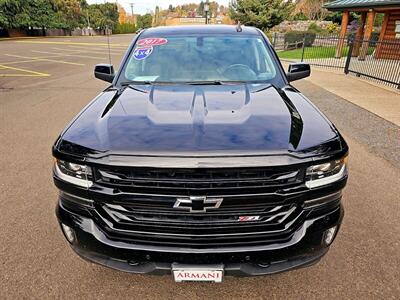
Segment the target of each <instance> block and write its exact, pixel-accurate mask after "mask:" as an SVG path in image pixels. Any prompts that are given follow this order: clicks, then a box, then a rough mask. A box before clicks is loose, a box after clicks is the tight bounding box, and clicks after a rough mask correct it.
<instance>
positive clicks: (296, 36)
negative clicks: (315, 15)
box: [285, 31, 316, 49]
mask: <svg viewBox="0 0 400 300" xmlns="http://www.w3.org/2000/svg"><path fill="white" fill-rule="evenodd" d="M304 38H305V39H304ZM315 38H316V33H315V32H311V31H290V32H287V33H286V34H285V45H287V48H289V49H290V48H301V47H302V45H303V41H304V42H305V45H304V46H305V47H311V46H312V45H313V43H314V41H315Z"/></svg>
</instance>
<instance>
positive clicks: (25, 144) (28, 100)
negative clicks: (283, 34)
mask: <svg viewBox="0 0 400 300" xmlns="http://www.w3.org/2000/svg"><path fill="white" fill-rule="evenodd" d="M131 39H132V36H130V35H120V36H112V37H111V45H110V49H111V50H110V51H111V60H112V62H113V63H114V65H115V66H116V67H118V64H119V61H120V59H121V57H122V55H123V54H124V51H125V50H126V48H127V46H128V44H129V43H130V41H131ZM108 61H109V57H108V45H107V40H106V38H105V37H73V38H72V37H71V38H40V39H22V40H6V41H0V153H1V156H0V190H1V193H0V213H1V215H0V299H24V298H25V299H30V298H33V299H49V298H60V299H72V298H74V299H138V298H140V299H156V298H159V299H161V298H163V299H184V298H185V299H204V298H207V299H234V298H246V299H306V298H311V299H316V298H325V299H344V298H346V299H360V298H363V299H396V298H397V299H398V298H400V280H399V279H400V239H399V237H400V225H399V220H400V201H399V200H400V196H399V195H400V163H399V153H400V144H399V143H400V131H399V127H398V126H396V125H394V124H393V123H390V122H388V121H386V120H384V119H382V118H379V117H377V116H376V115H373V114H371V113H370V112H368V111H366V110H364V109H362V108H360V107H358V106H356V105H354V104H351V103H349V102H348V101H346V100H345V99H343V98H341V97H339V96H337V95H335V94H333V93H330V92H328V91H326V90H324V89H323V88H322V87H320V86H317V85H314V84H312V83H311V82H309V81H302V82H299V83H296V86H297V87H298V88H300V89H301V90H302V91H303V92H304V93H305V94H306V95H307V96H308V97H309V98H310V99H311V100H313V101H314V103H315V104H316V105H317V106H318V107H319V108H320V109H322V110H323V111H324V112H325V113H326V115H327V116H328V117H329V118H330V119H331V120H332V121H333V122H334V123H335V124H336V126H337V127H338V128H339V129H340V130H341V132H342V133H343V135H344V136H345V138H346V140H347V142H348V143H349V146H350V178H349V182H348V186H347V187H346V189H345V191H344V205H345V209H346V212H345V218H344V222H343V225H342V228H341V231H340V233H339V235H338V237H337V239H336V241H335V243H334V244H333V246H332V248H331V250H330V251H329V253H328V254H327V255H326V256H325V257H324V258H323V259H322V261H321V262H320V263H319V264H317V265H315V266H312V267H309V268H305V269H299V270H295V271H292V272H288V273H282V274H278V275H274V276H267V277H249V278H235V277H226V278H225V281H224V282H223V283H222V284H207V283H184V284H177V283H174V282H173V280H172V277H171V276H146V275H134V274H127V273H123V272H119V271H114V270H111V269H107V268H104V267H101V266H97V265H94V264H91V263H88V262H85V261H83V260H81V259H80V258H78V257H77V256H76V255H75V254H74V253H73V252H72V250H70V248H69V246H68V244H67V242H66V241H65V239H64V237H63V236H62V234H61V231H60V229H59V227H58V224H57V222H56V218H55V214H54V208H55V204H56V199H57V190H56V188H55V187H54V185H53V182H52V177H51V168H52V163H53V159H52V156H51V146H52V144H53V142H54V141H55V139H56V138H57V136H58V135H59V133H60V132H61V130H62V129H63V128H64V127H65V126H66V124H67V123H68V122H69V121H70V120H71V119H72V117H74V116H75V115H76V114H77V113H78V112H79V111H80V110H81V109H82V107H83V106H85V105H86V104H87V103H88V102H89V101H90V100H91V99H92V98H93V97H94V96H96V95H97V94H98V93H99V92H100V91H101V90H102V89H104V88H105V87H106V86H107V84H106V83H105V82H101V81H99V80H96V79H94V77H93V68H94V65H95V64H97V63H102V62H106V63H107V62H108Z"/></svg>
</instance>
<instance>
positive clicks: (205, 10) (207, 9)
mask: <svg viewBox="0 0 400 300" xmlns="http://www.w3.org/2000/svg"><path fill="white" fill-rule="evenodd" d="M209 10H210V6H209V5H208V0H207V2H206V3H205V4H204V12H205V13H206V24H208V11H209Z"/></svg>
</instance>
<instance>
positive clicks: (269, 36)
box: [264, 30, 272, 43]
mask: <svg viewBox="0 0 400 300" xmlns="http://www.w3.org/2000/svg"><path fill="white" fill-rule="evenodd" d="M264 34H265V35H266V36H267V38H268V39H269V41H270V42H271V43H272V32H271V31H269V30H265V31H264Z"/></svg>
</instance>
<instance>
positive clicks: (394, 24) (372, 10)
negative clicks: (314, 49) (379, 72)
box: [324, 0, 400, 60]
mask: <svg viewBox="0 0 400 300" xmlns="http://www.w3.org/2000/svg"><path fill="white" fill-rule="evenodd" d="M324 7H325V8H327V9H328V10H331V11H342V12H343V16H342V24H341V28H340V35H339V40H338V44H337V47H336V55H335V57H337V58H340V57H341V54H342V50H343V47H344V44H345V39H346V35H347V27H348V25H349V16H350V12H351V11H352V12H357V13H360V14H361V24H360V27H359V28H358V30H357V32H356V34H355V44H354V46H353V52H352V56H358V59H359V60H364V59H365V57H366V55H367V53H368V45H369V42H368V41H369V40H370V39H371V35H372V30H373V26H374V20H375V15H376V14H377V13H384V14H385V16H384V20H383V24H382V29H381V32H380V35H379V42H382V41H390V43H400V31H399V30H400V0H335V1H332V2H329V3H327V4H325V5H324ZM391 45H392V44H389V43H387V44H386V43H378V45H377V49H376V51H375V54H374V57H375V58H390V59H400V51H398V49H399V47H392V46H391Z"/></svg>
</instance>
